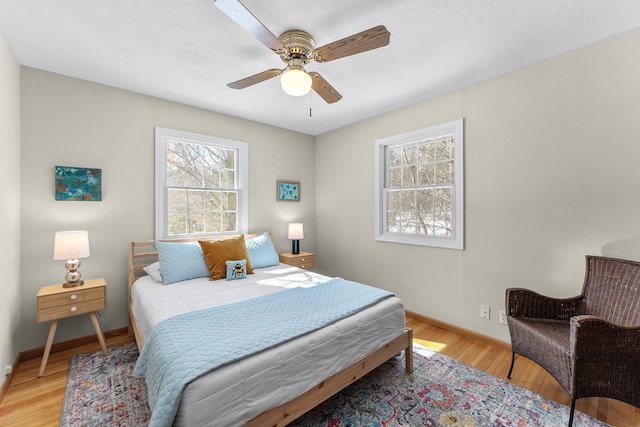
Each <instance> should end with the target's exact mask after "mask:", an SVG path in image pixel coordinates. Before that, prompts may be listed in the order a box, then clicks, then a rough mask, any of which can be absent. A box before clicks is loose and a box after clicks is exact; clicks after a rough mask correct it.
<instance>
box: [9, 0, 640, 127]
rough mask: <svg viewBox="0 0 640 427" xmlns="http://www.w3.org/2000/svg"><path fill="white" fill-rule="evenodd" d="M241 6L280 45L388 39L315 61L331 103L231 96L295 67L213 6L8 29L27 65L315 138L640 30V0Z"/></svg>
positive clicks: (33, 1)
mask: <svg viewBox="0 0 640 427" xmlns="http://www.w3.org/2000/svg"><path fill="white" fill-rule="evenodd" d="M241 1H242V3H243V4H244V5H245V6H246V7H247V9H249V10H250V11H251V12H252V13H253V14H254V15H255V16H256V17H257V18H258V19H260V20H261V21H262V23H263V24H264V25H265V26H266V27H267V28H269V29H270V30H271V32H272V33H273V34H275V35H276V36H278V35H280V34H281V33H283V32H284V31H287V30H291V29H302V30H305V31H307V32H309V33H310V34H311V35H312V36H313V37H314V38H315V41H316V46H322V45H324V44H327V43H330V42H332V41H335V40H338V39H341V38H343V37H346V36H349V35H351V34H354V33H357V32H360V31H363V30H366V29H368V28H371V27H373V26H376V25H379V24H383V25H385V26H386V27H387V29H388V30H389V32H390V33H391V42H390V44H389V45H388V46H386V47H383V48H380V49H377V50H373V51H369V52H365V53H361V54H359V55H355V56H351V57H347V58H342V59H338V60H335V61H332V62H327V63H323V64H319V63H314V62H312V63H310V64H308V65H307V66H306V69H307V71H318V72H319V73H320V74H321V75H322V76H323V77H324V78H325V79H326V80H327V81H328V82H329V83H331V84H332V85H333V86H334V87H335V88H336V89H337V90H338V91H339V92H340V93H341V94H342V96H343V98H342V100H341V101H339V102H337V103H334V104H326V103H325V102H324V101H323V100H322V99H321V98H320V97H319V96H318V95H316V94H315V93H313V92H312V93H311V95H309V96H303V97H290V96H286V95H284V93H283V92H282V90H281V88H280V83H279V79H278V78H274V79H271V80H267V81H265V82H262V83H259V84H257V85H254V86H251V87H249V88H246V89H242V90H235V89H229V88H228V87H227V86H226V84H227V83H229V82H232V81H236V80H239V79H241V78H244V77H248V76H250V75H253V74H256V73H258V72H261V71H264V70H267V69H270V68H283V67H284V64H283V63H282V61H281V60H280V58H279V57H278V56H277V55H276V54H274V53H273V52H271V51H270V50H269V49H268V48H266V47H265V46H264V45H263V44H261V43H260V42H259V41H257V40H256V39H254V38H253V37H252V36H251V35H250V34H249V33H247V32H246V31H244V30H243V29H242V28H240V27H239V26H238V25H237V24H236V23H234V22H233V21H231V20H230V19H229V18H228V17H227V16H226V15H224V14H223V13H222V12H221V11H220V10H218V9H217V8H216V6H215V5H214V1H213V0H180V1H178V0H103V1H99V0H0V28H1V29H2V32H3V33H4V34H5V36H6V38H7V40H8V42H9V44H10V45H11V47H12V49H13V51H14V53H15V55H16V57H17V59H18V62H19V63H20V64H22V65H25V66H29V67H34V68H38V69H42V70H47V71H51V72H54V73H59V74H63V75H67V76H71V77H76V78H79V79H84V80H90V81H93V82H97V83H102V84H105V85H109V86H114V87H118V88H122V89H126V90H130V91H133V92H138V93H142V94H146V95H151V96H156V97H159V98H164V99H168V100H171V101H176V102H180V103H184V104H188V105H192V106H196V107H200V108H204V109H207V110H211V111H216V112H220V113H225V114H230V115H233V116H237V117H242V118H246V119H249V120H254V121H257V122H261V123H267V124H270V125H274V126H279V127H282V128H286V129H291V130H294V131H298V132H303V133H306V134H310V135H318V134H321V133H324V132H327V131H329V130H332V129H336V128H339V127H342V126H345V125H348V124H350V123H354V122H357V121H360V120H363V119H365V118H369V117H373V116H375V115H378V114H381V113H384V112H386V111H390V110H394V109H396V108H398V107H401V106H404V105H408V104H411V103H414V102H416V101H420V100H423V99H426V98H429V97H432V96H434V95H437V94H440V93H443V92H446V91H449V90H452V89H455V88H458V87H461V86H465V85H468V84H470V83H473V82H476V81H479V80H483V79H486V78H488V77H492V76H495V75H498V74H501V73H504V72H507V71H510V70H513V69H516V68H519V67H522V66H524V65H527V64H531V63H533V62H536V61H539V60H541V59H544V58H548V57H550V56H553V55H556V54H559V53H562V52H565V51H568V50H571V49H575V48H577V47H580V46H583V45H586V44H588V43H592V42H594V41H597V40H601V39H604V38H607V37H610V36H613V35H615V34H619V33H622V32H624V31H628V30H631V29H634V28H639V27H640V1H638V0H482V1H480V0H477V1H473V0H386V1H382V0H322V1H319V0H272V1H260V0H241ZM629 54H630V55H632V54H633V55H637V54H638V52H629ZM310 107H311V109H312V117H309V108H310Z"/></svg>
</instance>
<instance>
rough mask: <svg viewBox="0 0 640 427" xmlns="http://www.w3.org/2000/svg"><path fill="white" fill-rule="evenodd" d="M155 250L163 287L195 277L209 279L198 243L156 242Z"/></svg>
mask: <svg viewBox="0 0 640 427" xmlns="http://www.w3.org/2000/svg"><path fill="white" fill-rule="evenodd" d="M156 249H158V261H160V271H161V273H162V284H163V285H169V284H171V283H175V282H179V281H181V280H189V279H195V278H197V277H209V269H208V268H207V264H206V263H205V261H204V255H203V254H202V249H201V248H200V245H199V244H198V242H193V243H170V242H156Z"/></svg>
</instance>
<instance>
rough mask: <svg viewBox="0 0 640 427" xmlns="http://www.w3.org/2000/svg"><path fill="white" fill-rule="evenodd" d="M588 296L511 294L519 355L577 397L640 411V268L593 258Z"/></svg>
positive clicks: (632, 263) (585, 289)
mask: <svg viewBox="0 0 640 427" xmlns="http://www.w3.org/2000/svg"><path fill="white" fill-rule="evenodd" d="M586 258H587V268H586V275H585V280H584V286H583V288H582V294H581V295H579V296H577V297H573V298H567V299H557V298H549V297H545V296H543V295H540V294H538V293H535V292H533V291H530V290H526V289H517V288H512V289H507V294H506V309H507V323H508V325H509V333H510V335H511V346H512V350H513V354H512V358H511V368H510V369H509V374H508V375H507V378H509V379H510V378H511V372H512V371H513V364H514V361H515V354H516V353H518V354H520V355H522V356H525V357H527V358H529V359H531V360H533V361H534V362H536V363H537V364H539V365H540V366H542V367H543V368H544V369H545V370H547V371H548V372H549V373H550V374H551V375H553V377H554V378H555V379H556V380H558V382H559V383H560V385H562V387H564V389H565V390H566V391H567V393H569V396H570V397H571V412H570V415H569V426H571V425H572V424H573V415H574V411H575V404H576V399H580V398H582V397H594V396H599V397H608V398H612V399H617V400H621V401H623V402H626V403H629V404H631V405H634V406H640V262H635V261H626V260H621V259H614V258H605V257H598V256H587V257H586Z"/></svg>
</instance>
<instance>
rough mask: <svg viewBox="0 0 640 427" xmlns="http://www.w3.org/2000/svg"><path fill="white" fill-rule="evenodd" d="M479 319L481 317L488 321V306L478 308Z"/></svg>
mask: <svg viewBox="0 0 640 427" xmlns="http://www.w3.org/2000/svg"><path fill="white" fill-rule="evenodd" d="M480 317H482V318H483V319H487V320H489V318H490V316H489V306H488V305H481V306H480Z"/></svg>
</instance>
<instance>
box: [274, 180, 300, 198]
mask: <svg viewBox="0 0 640 427" xmlns="http://www.w3.org/2000/svg"><path fill="white" fill-rule="evenodd" d="M276 190H277V193H276V197H277V200H278V201H280V202H299V201H300V183H299V182H292V181H278V182H277V185H276Z"/></svg>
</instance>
